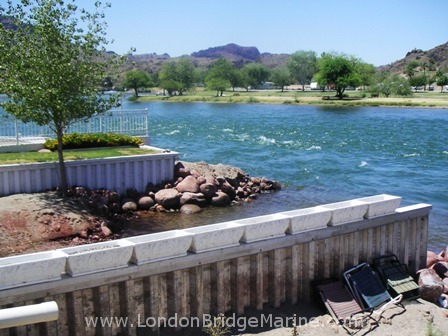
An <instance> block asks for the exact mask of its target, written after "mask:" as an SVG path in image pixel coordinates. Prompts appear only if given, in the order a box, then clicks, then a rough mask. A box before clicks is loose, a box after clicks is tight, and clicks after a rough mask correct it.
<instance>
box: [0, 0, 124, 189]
mask: <svg viewBox="0 0 448 336" xmlns="http://www.w3.org/2000/svg"><path fill="white" fill-rule="evenodd" d="M14 3H16V4H14ZM14 3H13V1H7V2H6V4H4V3H3V4H0V16H9V18H10V20H11V21H12V23H13V24H14V26H15V29H7V28H6V27H5V26H3V25H2V24H0V49H1V52H0V92H3V93H5V94H6V95H7V96H8V98H9V99H8V100H7V101H6V102H3V103H1V106H2V107H3V109H4V110H5V111H6V112H8V113H9V114H11V115H13V116H15V117H16V118H18V119H20V120H22V121H23V122H30V121H33V122H35V123H37V124H38V125H41V126H43V125H48V126H49V127H50V129H51V130H52V131H53V132H54V133H55V134H56V137H57V140H58V158H59V170H60V192H61V193H63V194H65V193H66V191H67V187H68V181H67V174H66V170H65V163H64V155H63V143H62V138H63V135H64V133H65V131H66V129H67V127H68V126H69V125H70V124H71V123H73V122H76V121H79V120H83V119H88V118H90V117H91V116H92V115H94V114H96V113H103V112H106V111H107V110H109V109H110V108H112V107H114V106H118V105H119V103H120V100H119V97H118V95H109V96H104V95H100V94H99V92H98V89H99V88H100V87H101V86H102V85H103V84H104V82H105V79H106V78H107V74H108V73H110V72H111V71H110V70H111V67H113V65H114V64H116V61H117V60H118V57H115V56H113V55H108V57H105V46H106V45H107V44H108V41H107V39H106V31H105V23H104V22H103V18H104V12H103V10H104V9H105V8H106V7H108V5H103V4H102V3H101V1H96V2H95V10H94V11H93V13H89V12H88V11H86V10H84V9H81V8H78V6H77V5H76V3H75V1H74V0H66V1H62V0H35V1H29V0H18V1H14ZM80 21H81V22H80Z"/></svg>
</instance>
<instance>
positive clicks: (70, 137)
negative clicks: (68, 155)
mask: <svg viewBox="0 0 448 336" xmlns="http://www.w3.org/2000/svg"><path fill="white" fill-rule="evenodd" d="M62 144H63V147H64V149H77V148H93V147H116V146H133V147H138V146H139V145H141V144H143V141H142V140H141V139H139V138H136V137H131V136H129V135H124V134H116V133H86V134H79V133H71V134H66V135H64V137H63V138H62ZM57 146H58V141H57V140H56V139H51V140H47V141H46V142H45V143H44V147H45V148H47V149H49V150H56V149H57Z"/></svg>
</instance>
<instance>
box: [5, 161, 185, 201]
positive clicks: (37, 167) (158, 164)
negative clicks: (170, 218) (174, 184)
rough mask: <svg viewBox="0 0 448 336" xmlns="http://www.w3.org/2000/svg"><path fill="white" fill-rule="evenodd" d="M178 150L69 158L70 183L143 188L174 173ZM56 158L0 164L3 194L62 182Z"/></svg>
mask: <svg viewBox="0 0 448 336" xmlns="http://www.w3.org/2000/svg"><path fill="white" fill-rule="evenodd" d="M178 154H179V153H177V152H169V153H162V152H161V153H160V154H149V155H134V156H123V157H115V158H105V159H92V160H77V161H67V162H66V167H67V176H68V182H69V185H77V186H84V187H89V188H106V189H110V190H114V191H117V192H118V193H124V192H125V191H126V189H127V188H135V189H137V190H138V191H144V189H145V187H146V184H147V183H149V182H152V183H154V184H157V183H160V182H162V181H164V180H171V179H173V177H174V164H175V160H176V158H177V156H178ZM59 176H60V175H59V169H58V164H57V163H55V162H49V163H32V164H14V165H1V166H0V196H8V195H12V194H19V193H34V192H41V191H45V190H49V189H53V188H55V187H57V186H58V185H59Z"/></svg>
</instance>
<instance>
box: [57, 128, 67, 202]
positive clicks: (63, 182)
mask: <svg viewBox="0 0 448 336" xmlns="http://www.w3.org/2000/svg"><path fill="white" fill-rule="evenodd" d="M63 135H64V132H63V131H62V128H59V127H58V129H57V137H58V158H59V175H60V176H61V180H60V184H59V194H61V195H62V196H65V195H66V194H67V188H68V182H67V171H66V169H65V162H64V153H63V146H62V136H63Z"/></svg>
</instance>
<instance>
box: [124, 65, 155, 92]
mask: <svg viewBox="0 0 448 336" xmlns="http://www.w3.org/2000/svg"><path fill="white" fill-rule="evenodd" d="M153 85H154V84H153V82H152V80H151V78H150V77H149V75H148V73H146V72H145V71H143V70H130V71H128V72H126V74H125V79H124V82H123V83H122V86H123V87H126V88H129V89H133V90H134V94H135V96H136V97H137V98H138V89H141V88H149V87H152V86H153Z"/></svg>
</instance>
